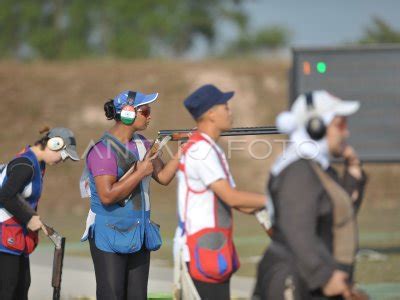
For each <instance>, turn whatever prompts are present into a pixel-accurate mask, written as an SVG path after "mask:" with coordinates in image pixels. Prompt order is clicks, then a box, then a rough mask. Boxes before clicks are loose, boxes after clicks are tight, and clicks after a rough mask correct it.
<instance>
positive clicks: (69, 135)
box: [47, 127, 79, 160]
mask: <svg viewBox="0 0 400 300" xmlns="http://www.w3.org/2000/svg"><path fill="white" fill-rule="evenodd" d="M47 135H48V137H49V138H53V137H60V138H62V139H63V141H64V144H65V152H66V153H67V154H68V156H69V157H70V158H71V159H72V160H79V155H78V153H77V152H76V140H75V136H74V133H73V132H72V131H71V130H69V129H68V128H64V127H55V128H53V129H51V130H50V131H49V133H48V134H47Z"/></svg>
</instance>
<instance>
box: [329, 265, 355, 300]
mask: <svg viewBox="0 0 400 300" xmlns="http://www.w3.org/2000/svg"><path fill="white" fill-rule="evenodd" d="M348 278H349V275H348V274H347V273H346V272H343V271H340V270H335V271H333V273H332V276H331V277H330V278H329V281H328V282H327V283H326V284H325V285H324V287H323V289H322V291H323V292H324V295H325V296H339V295H341V296H343V297H344V299H346V300H350V299H351V292H350V289H349V285H348V282H347V280H348Z"/></svg>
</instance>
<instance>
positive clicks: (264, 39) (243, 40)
mask: <svg viewBox="0 0 400 300" xmlns="http://www.w3.org/2000/svg"><path fill="white" fill-rule="evenodd" d="M289 40H290V33H289V31H288V30H286V29H285V28H284V27H281V26H271V27H265V28H262V29H260V30H258V31H256V32H255V33H253V34H251V33H249V32H248V31H247V30H243V31H242V32H241V34H240V35H239V37H238V38H237V39H236V40H234V41H233V42H232V43H231V44H230V45H229V46H228V47H227V49H226V51H225V55H237V54H248V53H253V52H257V51H263V50H264V51H265V50H272V49H276V48H279V47H284V46H286V45H287V44H288V43H289Z"/></svg>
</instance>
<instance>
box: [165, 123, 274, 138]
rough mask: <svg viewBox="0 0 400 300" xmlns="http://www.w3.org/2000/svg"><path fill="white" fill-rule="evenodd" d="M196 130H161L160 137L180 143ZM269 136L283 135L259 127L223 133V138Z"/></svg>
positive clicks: (272, 129) (238, 128)
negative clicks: (168, 137)
mask: <svg viewBox="0 0 400 300" xmlns="http://www.w3.org/2000/svg"><path fill="white" fill-rule="evenodd" d="M193 131H196V129H172V130H160V131H159V132H158V135H159V136H161V137H163V136H170V137H171V141H180V140H185V139H188V136H189V134H190V133H192V132H193ZM267 134H268V135H269V134H281V132H279V130H278V129H277V128H276V127H275V126H259V127H237V128H232V129H230V130H227V131H224V132H222V133H221V136H241V135H267Z"/></svg>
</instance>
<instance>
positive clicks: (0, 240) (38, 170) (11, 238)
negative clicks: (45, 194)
mask: <svg viewBox="0 0 400 300" xmlns="http://www.w3.org/2000/svg"><path fill="white" fill-rule="evenodd" d="M18 157H25V158H27V159H29V160H30V161H31V162H32V165H33V176H32V180H31V181H30V182H29V183H28V184H27V185H26V186H25V188H24V190H23V191H22V193H21V196H22V197H23V198H24V199H25V200H26V201H27V202H28V203H29V205H30V206H31V207H32V208H33V209H34V210H36V208H37V205H38V202H39V199H40V196H41V194H42V187H43V175H44V171H45V164H44V163H39V161H38V160H37V158H36V155H35V154H34V153H33V152H32V150H31V149H30V148H29V147H26V148H25V151H24V152H23V153H21V154H18V155H17V156H16V158H18ZM6 181H7V167H5V168H4V169H3V170H2V172H1V174H0V187H1V186H3V184H4V183H5V182H6ZM0 229H1V230H0V252H5V253H9V254H14V255H21V254H23V253H25V254H29V253H30V252H31V251H33V249H34V248H33V249H30V250H29V252H27V248H26V247H25V239H26V238H27V237H26V236H27V235H28V229H27V228H26V226H24V225H22V224H19V222H18V221H17V220H16V219H15V218H14V217H13V215H11V214H10V213H9V212H8V211H7V210H6V209H4V207H3V206H2V205H0ZM6 234H7V235H8V236H7V237H6ZM32 234H34V235H37V233H32ZM6 243H8V244H9V245H8V247H7V244H6ZM35 243H37V240H36V241H35ZM17 244H19V245H17ZM18 246H20V247H22V248H24V247H25V249H23V250H21V249H22V248H20V250H12V249H13V248H14V249H15V248H18ZM32 247H36V245H34V246H32Z"/></svg>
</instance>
